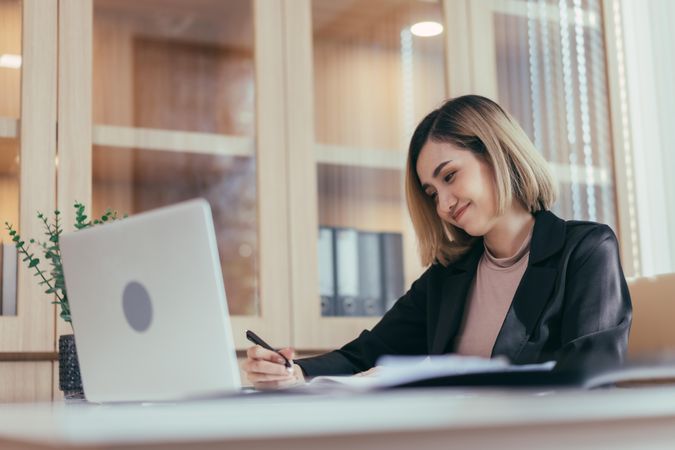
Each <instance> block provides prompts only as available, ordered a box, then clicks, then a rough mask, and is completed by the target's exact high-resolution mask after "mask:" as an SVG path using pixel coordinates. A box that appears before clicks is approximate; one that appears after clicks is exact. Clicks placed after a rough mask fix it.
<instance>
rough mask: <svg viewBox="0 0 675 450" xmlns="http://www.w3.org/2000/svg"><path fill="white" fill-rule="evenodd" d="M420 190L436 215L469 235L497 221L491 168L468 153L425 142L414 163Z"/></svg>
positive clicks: (451, 147) (488, 227)
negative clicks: (434, 208)
mask: <svg viewBox="0 0 675 450" xmlns="http://www.w3.org/2000/svg"><path fill="white" fill-rule="evenodd" d="M416 169H417V176H418V177H419V179H420V181H421V183H422V190H423V191H424V192H425V194H426V195H428V196H429V197H430V198H432V200H433V201H434V202H435V203H436V212H437V213H438V216H439V217H440V218H441V219H442V220H444V221H445V222H448V223H450V224H452V225H454V226H456V227H458V228H461V229H463V230H464V231H466V232H467V233H468V234H469V235H471V236H484V235H485V234H487V232H488V231H490V230H491V229H492V227H493V226H494V225H495V223H496V222H497V219H498V216H497V201H496V198H497V196H496V189H495V181H494V175H493V171H492V168H491V167H490V165H489V164H488V163H486V162H485V161H483V160H482V159H481V158H479V157H477V156H476V155H475V154H474V153H473V152H471V151H470V150H465V149H462V148H460V147H457V146H454V145H452V144H449V143H445V142H433V141H431V140H428V141H427V143H426V144H424V147H422V151H421V152H420V155H419V158H418V160H417V168H416Z"/></svg>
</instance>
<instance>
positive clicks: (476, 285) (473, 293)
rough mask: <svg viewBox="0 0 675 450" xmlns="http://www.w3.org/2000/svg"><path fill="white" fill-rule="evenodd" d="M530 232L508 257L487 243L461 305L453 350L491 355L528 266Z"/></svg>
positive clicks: (470, 353)
mask: <svg viewBox="0 0 675 450" xmlns="http://www.w3.org/2000/svg"><path fill="white" fill-rule="evenodd" d="M531 239H532V231H530V234H529V235H528V236H527V237H526V238H525V240H524V241H523V244H522V245H521V246H520V249H519V250H518V251H517V252H516V253H515V254H514V255H513V256H511V257H508V258H497V257H495V256H494V255H493V254H492V253H490V250H488V248H487V246H486V247H485V251H484V252H483V256H482V257H481V259H480V261H479V263H478V269H477V271H476V276H475V277H474V279H473V282H472V283H471V288H470V289H469V293H468V295H467V303H466V306H465V308H464V311H465V314H464V321H463V324H462V326H461V328H460V331H459V334H458V338H457V339H458V340H457V350H456V352H457V353H458V354H460V355H471V356H483V357H485V358H490V357H491V356H492V348H493V347H494V345H495V341H496V340H497V335H498V334H499V330H501V327H502V323H504V319H505V318H506V313H507V312H508V310H509V307H510V306H511V302H512V301H513V296H514V294H515V293H516V289H517V288H518V285H519V284H520V280H521V278H523V274H524V273H525V269H526V268H527V262H528V260H529V257H530V240H531Z"/></svg>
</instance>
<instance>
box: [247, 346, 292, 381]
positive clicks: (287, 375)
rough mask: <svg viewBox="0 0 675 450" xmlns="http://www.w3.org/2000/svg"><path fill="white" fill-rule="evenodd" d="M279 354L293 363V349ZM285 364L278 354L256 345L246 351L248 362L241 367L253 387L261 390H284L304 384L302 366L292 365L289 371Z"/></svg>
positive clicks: (285, 349)
mask: <svg viewBox="0 0 675 450" xmlns="http://www.w3.org/2000/svg"><path fill="white" fill-rule="evenodd" d="M279 353H281V354H282V355H284V356H285V357H286V358H287V359H288V360H289V361H291V363H293V356H294V353H293V349H291V348H284V349H281V350H279ZM285 363H286V361H284V359H283V358H282V357H281V356H279V354H278V353H276V352H273V351H271V350H267V349H265V348H263V347H261V346H259V345H254V346H253V347H249V348H248V349H247V350H246V361H244V362H243V364H242V366H241V367H242V369H244V371H245V372H246V378H248V380H249V381H250V382H251V383H253V387H255V388H256V389H259V390H271V389H284V388H288V387H291V386H296V385H298V384H302V383H304V382H305V377H304V375H303V374H302V369H301V368H300V366H298V365H297V364H292V366H291V369H288V368H287V367H286V366H285V365H284V364H285Z"/></svg>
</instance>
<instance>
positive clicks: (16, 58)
mask: <svg viewBox="0 0 675 450" xmlns="http://www.w3.org/2000/svg"><path fill="white" fill-rule="evenodd" d="M0 67H7V68H8V69H18V68H19V67H21V55H10V54H8V53H5V54H3V55H0Z"/></svg>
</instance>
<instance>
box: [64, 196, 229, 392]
mask: <svg viewBox="0 0 675 450" xmlns="http://www.w3.org/2000/svg"><path fill="white" fill-rule="evenodd" d="M60 243H61V253H62V260H63V270H64V275H65V280H66V288H67V291H68V299H69V301H70V308H71V318H72V322H73V329H74V332H75V343H76V345H77V353H78V358H79V362H80V370H81V372H82V384H83V387H84V393H85V397H86V398H87V400H89V401H92V402H137V401H167V400H181V399H190V398H199V397H204V396H210V395H218V394H227V393H232V392H239V391H240V390H241V381H240V378H239V368H238V365H237V359H236V353H235V346H234V340H233V337H232V327H231V326H230V319H229V314H228V309H227V302H226V298H225V289H224V286H223V277H222V273H221V269H220V259H219V257H218V249H217V246H216V237H215V232H214V227H213V220H212V217H211V209H210V207H209V204H208V203H207V202H206V201H205V200H203V199H198V200H191V201H188V202H184V203H179V204H176V205H173V206H169V207H166V208H160V209H156V210H153V211H149V212H145V213H141V214H138V215H135V216H132V217H128V218H126V219H122V220H119V221H115V222H112V223H107V224H105V225H99V226H94V227H92V228H88V229H85V230H80V231H76V232H73V233H69V234H64V235H63V236H62V237H61V241H60Z"/></svg>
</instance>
